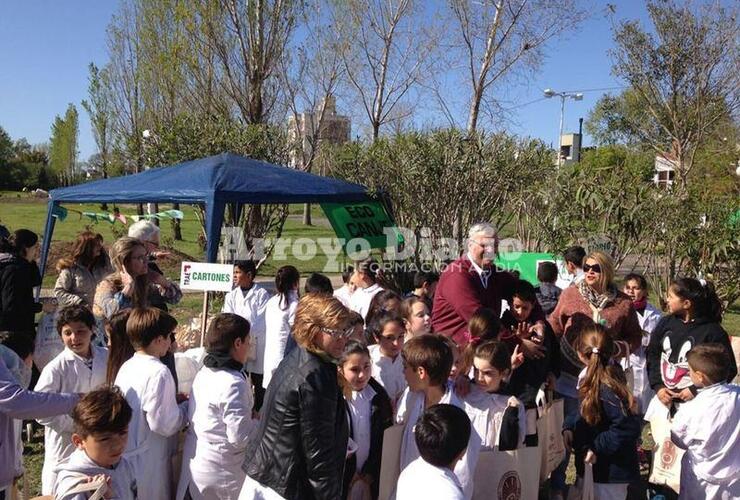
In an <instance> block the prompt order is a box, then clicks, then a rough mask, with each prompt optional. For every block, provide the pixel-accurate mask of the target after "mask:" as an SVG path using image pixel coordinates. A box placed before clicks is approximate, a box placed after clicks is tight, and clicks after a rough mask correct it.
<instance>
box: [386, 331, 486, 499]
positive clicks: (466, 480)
mask: <svg viewBox="0 0 740 500" xmlns="http://www.w3.org/2000/svg"><path fill="white" fill-rule="evenodd" d="M401 356H402V359H403V366H404V372H403V373H404V376H405V377H406V382H407V383H408V388H407V389H406V391H405V392H404V393H403V396H402V397H401V400H400V402H399V404H398V411H397V414H396V422H397V423H399V424H405V426H406V427H405V428H404V431H403V437H402V441H401V457H400V469H401V471H402V472H403V470H404V469H405V468H406V467H407V466H408V465H409V464H411V462H413V461H414V460H416V459H417V458H419V449H418V448H417V446H416V440H415V437H414V433H415V431H414V426H415V425H416V424H417V422H418V421H419V418H421V415H422V413H424V410H425V409H426V408H429V407H430V406H433V405H435V404H439V403H442V404H451V405H454V406H457V407H458V408H463V407H464V404H463V402H462V401H461V399H460V398H459V397H458V395H457V394H455V391H454V388H453V385H452V384H451V383H449V382H448V377H449V375H450V370H451V369H452V364H453V354H452V349H451V348H450V345H449V344H448V343H447V342H445V340H444V339H443V338H442V337H440V336H437V335H433V334H426V335H420V336H418V337H414V338H412V339H410V340H409V341H408V342H406V343H405V344H404V346H403V350H402V351H401ZM479 451H480V439H479V438H478V436H477V435H476V434H475V433H471V435H470V439H469V441H468V450H467V452H466V453H465V454H464V456H463V457H462V459H461V460H460V461H459V462H458V463H457V466H456V467H455V475H456V476H457V478H458V479H459V481H460V484H461V485H462V488H463V491H464V498H466V499H470V498H472V495H473V473H474V472H475V466H476V464H477V462H478V453H479Z"/></svg>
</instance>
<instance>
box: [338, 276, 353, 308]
mask: <svg viewBox="0 0 740 500" xmlns="http://www.w3.org/2000/svg"><path fill="white" fill-rule="evenodd" d="M353 274H355V268H354V267H352V266H347V267H345V268H344V271H342V283H344V284H343V285H342V286H341V287H339V288H337V289H336V290H334V296H335V297H336V298H338V299H339V301H340V302H341V303H342V304H344V307H346V308H348V309H349V302H350V298H351V297H352V294H353V293H354V292H355V288H356V286H355V284H354V283H352V275H353Z"/></svg>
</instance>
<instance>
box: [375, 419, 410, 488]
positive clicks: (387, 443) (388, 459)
mask: <svg viewBox="0 0 740 500" xmlns="http://www.w3.org/2000/svg"><path fill="white" fill-rule="evenodd" d="M404 427H405V424H399V425H393V426H391V427H388V428H387V429H386V430H385V433H384V434H383V453H382V455H381V462H380V485H379V491H378V499H379V500H388V498H390V496H391V494H392V493H393V491H394V490H395V488H396V483H398V476H399V475H400V474H401V471H400V469H401V441H402V440H403V428H404Z"/></svg>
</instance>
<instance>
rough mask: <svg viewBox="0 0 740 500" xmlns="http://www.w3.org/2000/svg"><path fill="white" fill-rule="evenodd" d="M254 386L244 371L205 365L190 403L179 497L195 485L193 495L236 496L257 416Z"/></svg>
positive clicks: (215, 499)
mask: <svg viewBox="0 0 740 500" xmlns="http://www.w3.org/2000/svg"><path fill="white" fill-rule="evenodd" d="M253 404H254V402H253V399H252V385H251V384H250V383H249V380H247V379H246V378H245V377H244V375H243V374H242V373H239V372H235V371H233V370H215V369H213V368H208V367H203V368H202V369H201V370H200V371H199V372H198V375H196V377H195V381H194V382H193V390H192V392H191V394H190V400H189V402H188V415H189V420H190V423H191V425H190V429H188V433H187V436H186V437H185V447H184V450H183V459H182V473H181V475H180V482H179V484H178V487H177V497H176V498H177V499H178V500H181V499H182V498H184V497H185V491H186V490H187V489H189V490H190V496H191V497H192V499H193V500H201V499H208V500H219V499H224V500H236V499H237V498H238V497H239V490H240V489H241V487H242V484H243V483H244V477H245V473H244V471H242V468H241V466H242V463H243V462H244V457H245V452H246V448H247V439H248V438H249V434H250V433H251V431H252V429H253V428H254V427H255V425H256V421H254V420H252V406H253Z"/></svg>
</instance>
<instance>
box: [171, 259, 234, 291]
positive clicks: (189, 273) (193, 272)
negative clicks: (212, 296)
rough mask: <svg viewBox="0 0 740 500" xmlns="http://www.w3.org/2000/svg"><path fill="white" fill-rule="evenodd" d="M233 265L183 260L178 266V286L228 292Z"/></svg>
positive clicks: (184, 288)
mask: <svg viewBox="0 0 740 500" xmlns="http://www.w3.org/2000/svg"><path fill="white" fill-rule="evenodd" d="M233 275H234V266H233V265H231V264H208V263H204V262H183V263H182V267H181V268H180V288H182V289H183V290H204V291H209V292H229V291H231V289H232V288H233V281H234V278H233Z"/></svg>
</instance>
